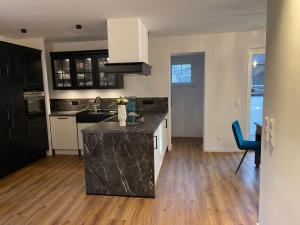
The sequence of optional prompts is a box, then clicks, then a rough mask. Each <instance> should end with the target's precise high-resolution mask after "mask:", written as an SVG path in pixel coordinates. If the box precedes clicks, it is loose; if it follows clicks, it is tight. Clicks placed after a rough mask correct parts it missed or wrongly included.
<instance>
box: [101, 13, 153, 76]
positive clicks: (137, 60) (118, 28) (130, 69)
mask: <svg viewBox="0 0 300 225" xmlns="http://www.w3.org/2000/svg"><path fill="white" fill-rule="evenodd" d="M107 34H108V49H109V63H108V64H107V66H106V67H107V70H108V72H119V73H125V74H143V75H149V74H151V66H149V65H148V30H147V28H146V27H145V25H144V24H143V23H142V21H141V20H140V19H139V18H138V17H132V18H114V19H108V20H107Z"/></svg>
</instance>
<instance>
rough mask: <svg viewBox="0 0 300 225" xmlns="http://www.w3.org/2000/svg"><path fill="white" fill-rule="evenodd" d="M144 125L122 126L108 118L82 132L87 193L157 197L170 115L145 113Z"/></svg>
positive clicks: (166, 144) (165, 113)
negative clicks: (156, 185) (156, 191)
mask: <svg viewBox="0 0 300 225" xmlns="http://www.w3.org/2000/svg"><path fill="white" fill-rule="evenodd" d="M143 116H144V122H143V123H140V124H135V125H131V126H126V127H120V126H119V123H118V122H117V121H116V119H114V118H112V119H108V120H106V121H103V122H100V123H97V124H95V125H93V126H91V127H88V128H86V129H84V130H83V131H82V133H83V142H84V158H85V181H86V193H87V194H100V195H118V196H136V197H152V198H153V197H155V183H156V180H157V178H158V174H159V170H160V167H161V164H162V161H163V157H164V154H165V151H166V149H167V146H168V135H167V112H144V113H143Z"/></svg>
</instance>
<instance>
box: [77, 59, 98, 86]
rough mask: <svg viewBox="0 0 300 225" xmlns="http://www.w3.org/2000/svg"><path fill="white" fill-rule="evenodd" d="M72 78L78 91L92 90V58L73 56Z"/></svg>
mask: <svg viewBox="0 0 300 225" xmlns="http://www.w3.org/2000/svg"><path fill="white" fill-rule="evenodd" d="M73 62H74V66H75V68H74V76H75V80H76V84H75V86H76V87H77V88H78V89H81V88H82V89H85V88H93V87H94V86H95V85H94V75H93V74H94V68H93V56H90V55H85V56H74V58H73Z"/></svg>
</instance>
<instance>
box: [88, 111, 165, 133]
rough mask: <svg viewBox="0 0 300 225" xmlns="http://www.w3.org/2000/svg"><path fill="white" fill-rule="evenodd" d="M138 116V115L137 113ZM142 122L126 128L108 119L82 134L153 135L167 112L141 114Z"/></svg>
mask: <svg viewBox="0 0 300 225" xmlns="http://www.w3.org/2000/svg"><path fill="white" fill-rule="evenodd" d="M138 114H139V113H138ZM141 114H142V115H143V117H144V122H143V123H140V124H135V125H130V126H126V127H121V126H119V122H110V119H108V120H106V121H102V122H99V123H97V124H95V125H92V126H90V127H88V128H86V129H83V130H82V132H83V133H154V132H155V130H156V129H157V128H158V126H159V124H160V123H161V122H162V121H163V120H164V119H165V117H166V115H167V114H168V112H143V113H141Z"/></svg>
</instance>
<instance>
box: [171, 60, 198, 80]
mask: <svg viewBox="0 0 300 225" xmlns="http://www.w3.org/2000/svg"><path fill="white" fill-rule="evenodd" d="M192 82H193V79H192V64H173V65H172V84H175V85H176V84H192Z"/></svg>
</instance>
